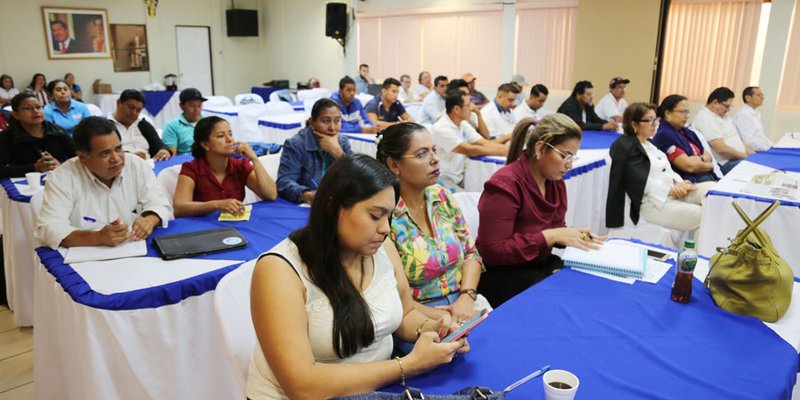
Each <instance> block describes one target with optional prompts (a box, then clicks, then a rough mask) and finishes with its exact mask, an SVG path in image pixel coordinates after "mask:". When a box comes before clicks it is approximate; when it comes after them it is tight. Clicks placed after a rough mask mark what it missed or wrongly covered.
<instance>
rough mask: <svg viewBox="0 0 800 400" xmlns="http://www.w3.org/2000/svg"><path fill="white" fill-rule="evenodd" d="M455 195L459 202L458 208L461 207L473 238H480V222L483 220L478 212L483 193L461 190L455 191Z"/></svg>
mask: <svg viewBox="0 0 800 400" xmlns="http://www.w3.org/2000/svg"><path fill="white" fill-rule="evenodd" d="M453 197H454V198H455V199H456V202H457V203H458V208H459V209H461V214H463V215H464V221H466V222H467V229H468V230H469V235H470V236H472V240H475V239H477V238H478V224H479V223H480V221H481V218H480V215H479V214H478V200H480V199H481V194H480V193H478V192H459V193H454V194H453Z"/></svg>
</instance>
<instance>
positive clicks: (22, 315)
mask: <svg viewBox="0 0 800 400" xmlns="http://www.w3.org/2000/svg"><path fill="white" fill-rule="evenodd" d="M191 160H192V156H191V155H190V154H184V155H179V156H175V157H171V158H170V159H169V160H166V161H159V162H155V163H154V165H155V167H154V169H153V172H154V173H155V174H156V176H157V175H158V174H159V173H160V172H161V171H162V170H164V169H165V168H168V167H171V166H173V165H180V164H183V163H184V162H186V161H191ZM0 184H1V185H2V186H3V190H2V191H0V192H1V193H2V194H0V206H2V214H3V218H2V224H3V231H4V232H6V234H5V235H3V249H4V252H3V263H4V270H5V274H6V287H5V290H6V295H7V297H8V301H9V307H10V308H11V309H12V310H14V323H15V324H16V325H17V326H31V325H33V272H34V269H33V266H34V262H35V261H34V254H33V253H34V248H35V247H36V246H35V244H34V240H33V236H32V233H33V229H34V219H33V210H32V208H31V205H30V201H31V195H32V194H33V192H32V191H31V190H30V188H29V187H28V185H27V181H26V179H25V178H11V179H8V178H5V179H0ZM0 290H2V288H0Z"/></svg>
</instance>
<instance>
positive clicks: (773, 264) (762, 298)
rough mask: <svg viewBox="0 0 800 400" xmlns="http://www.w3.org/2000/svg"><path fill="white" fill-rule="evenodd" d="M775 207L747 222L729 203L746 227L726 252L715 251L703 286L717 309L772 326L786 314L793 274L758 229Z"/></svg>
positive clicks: (766, 236)
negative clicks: (750, 317)
mask: <svg viewBox="0 0 800 400" xmlns="http://www.w3.org/2000/svg"><path fill="white" fill-rule="evenodd" d="M779 206H780V202H778V201H776V202H774V203H772V205H771V206H769V208H767V209H766V210H764V212H762V213H761V215H759V216H758V218H756V219H755V220H753V221H751V220H750V218H749V217H748V216H747V214H745V213H744V211H742V209H741V208H739V205H738V204H736V202H733V207H734V208H735V209H736V212H737V213H738V214H739V216H740V217H742V219H743V220H744V222H745V223H746V224H747V227H746V228H744V229H742V230H740V231H739V233H738V234H737V235H736V237H735V238H734V239H733V241H732V242H731V244H730V245H729V246H728V247H727V248H725V247H718V248H717V254H715V255H714V256H713V257H711V262H710V270H709V272H708V276H707V277H706V280H705V286H706V287H707V288H708V289H710V290H711V297H712V298H713V299H714V303H716V305H717V306H718V307H720V308H722V309H725V310H728V311H730V312H733V313H736V314H741V315H749V316H753V317H757V318H759V319H761V320H762V321H766V322H775V321H777V320H779V319H781V317H783V315H784V314H785V313H786V310H787V309H788V308H789V303H791V301H792V289H793V287H794V274H793V273H792V269H791V268H790V267H789V264H787V263H786V260H784V259H783V258H781V256H780V255H778V253H777V252H776V251H775V247H774V246H773V245H772V241H771V240H770V238H769V235H767V233H766V232H765V231H764V230H763V229H761V228H759V227H758V225H760V224H761V223H762V222H764V220H765V219H767V217H769V215H770V214H772V212H773V211H775V210H776V209H777V208H778V207H779Z"/></svg>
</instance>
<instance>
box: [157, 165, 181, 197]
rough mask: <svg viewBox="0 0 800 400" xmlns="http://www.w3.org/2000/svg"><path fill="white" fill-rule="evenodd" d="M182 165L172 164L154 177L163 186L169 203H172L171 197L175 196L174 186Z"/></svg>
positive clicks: (176, 183)
mask: <svg viewBox="0 0 800 400" xmlns="http://www.w3.org/2000/svg"><path fill="white" fill-rule="evenodd" d="M181 167H182V165H173V166H171V167H167V168H164V169H163V170H162V171H161V172H160V173H159V174H158V176H157V177H156V179H158V183H160V184H161V186H163V187H164V190H165V191H166V192H167V196H168V198H169V204H170V205H172V198H173V197H174V196H175V188H176V187H177V186H178V175H180V173H181Z"/></svg>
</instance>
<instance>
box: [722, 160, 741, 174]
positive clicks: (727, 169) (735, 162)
mask: <svg viewBox="0 0 800 400" xmlns="http://www.w3.org/2000/svg"><path fill="white" fill-rule="evenodd" d="M740 162H742V160H730V161H728V162H726V163H725V164H724V165H720V166H719V169H721V170H722V175H728V172H731V170H732V169H733V167H735V166H737V165H739V163H740Z"/></svg>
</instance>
